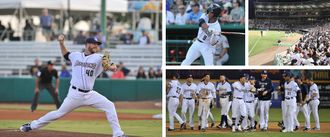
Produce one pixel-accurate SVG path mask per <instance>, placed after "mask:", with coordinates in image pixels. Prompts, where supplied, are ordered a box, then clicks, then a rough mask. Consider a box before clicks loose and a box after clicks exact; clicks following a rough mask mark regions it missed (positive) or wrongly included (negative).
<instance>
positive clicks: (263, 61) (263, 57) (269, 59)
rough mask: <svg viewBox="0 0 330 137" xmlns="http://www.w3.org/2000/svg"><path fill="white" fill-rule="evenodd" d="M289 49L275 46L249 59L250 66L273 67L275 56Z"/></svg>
mask: <svg viewBox="0 0 330 137" xmlns="http://www.w3.org/2000/svg"><path fill="white" fill-rule="evenodd" d="M287 49H288V47H287V46H273V47H271V48H269V49H267V50H265V51H263V52H262V53H259V54H256V55H254V56H251V57H249V65H273V63H274V57H275V54H276V53H280V52H283V51H286V50H287Z"/></svg>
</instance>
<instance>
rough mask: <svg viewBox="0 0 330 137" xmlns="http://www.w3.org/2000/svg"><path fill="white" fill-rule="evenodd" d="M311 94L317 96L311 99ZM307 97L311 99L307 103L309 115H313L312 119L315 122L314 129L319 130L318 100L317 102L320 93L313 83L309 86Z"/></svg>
mask: <svg viewBox="0 0 330 137" xmlns="http://www.w3.org/2000/svg"><path fill="white" fill-rule="evenodd" d="M313 93H316V94H317V96H315V97H312V95H313ZM308 96H309V98H310V99H311V101H310V102H309V103H308V106H309V111H308V112H309V115H310V113H312V114H313V118H314V120H315V127H316V128H318V129H320V119H319V112H318V107H319V104H320V100H319V98H320V92H319V89H318V87H317V85H316V84H315V83H313V85H311V86H310V88H309V93H308Z"/></svg>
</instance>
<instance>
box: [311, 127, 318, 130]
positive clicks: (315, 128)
mask: <svg viewBox="0 0 330 137" xmlns="http://www.w3.org/2000/svg"><path fill="white" fill-rule="evenodd" d="M312 130H320V128H317V127H314V128H312Z"/></svg>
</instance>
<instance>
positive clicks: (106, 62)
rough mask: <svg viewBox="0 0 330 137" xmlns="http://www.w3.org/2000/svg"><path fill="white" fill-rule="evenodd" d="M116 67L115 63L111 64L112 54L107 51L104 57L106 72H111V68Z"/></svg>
mask: <svg viewBox="0 0 330 137" xmlns="http://www.w3.org/2000/svg"><path fill="white" fill-rule="evenodd" d="M113 65H115V64H114V63H111V64H110V52H109V51H105V52H104V54H103V57H102V67H103V69H104V70H110V69H111V66H113Z"/></svg>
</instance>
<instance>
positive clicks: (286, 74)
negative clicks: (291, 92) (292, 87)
mask: <svg viewBox="0 0 330 137" xmlns="http://www.w3.org/2000/svg"><path fill="white" fill-rule="evenodd" d="M283 76H284V77H292V74H291V72H289V71H287V72H285V73H284V74H283Z"/></svg>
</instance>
